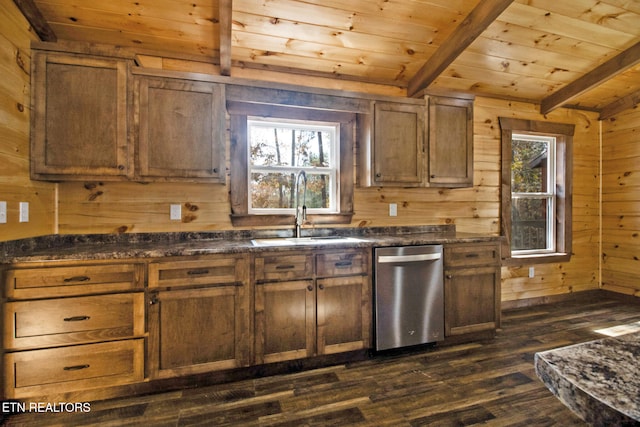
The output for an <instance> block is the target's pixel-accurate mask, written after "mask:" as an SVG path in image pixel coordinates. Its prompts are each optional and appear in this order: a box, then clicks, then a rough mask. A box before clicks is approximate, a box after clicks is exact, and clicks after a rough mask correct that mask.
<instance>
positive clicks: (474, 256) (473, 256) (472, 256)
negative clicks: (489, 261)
mask: <svg viewBox="0 0 640 427" xmlns="http://www.w3.org/2000/svg"><path fill="white" fill-rule="evenodd" d="M465 256H466V257H467V258H478V257H479V256H480V254H466V255H465Z"/></svg>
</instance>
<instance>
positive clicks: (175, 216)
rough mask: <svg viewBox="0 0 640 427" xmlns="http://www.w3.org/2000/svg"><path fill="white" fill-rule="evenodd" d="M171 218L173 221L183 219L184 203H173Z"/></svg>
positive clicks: (170, 211) (170, 212)
mask: <svg viewBox="0 0 640 427" xmlns="http://www.w3.org/2000/svg"><path fill="white" fill-rule="evenodd" d="M169 219H170V220H171V221H180V220H182V205H171V208H170V210H169Z"/></svg>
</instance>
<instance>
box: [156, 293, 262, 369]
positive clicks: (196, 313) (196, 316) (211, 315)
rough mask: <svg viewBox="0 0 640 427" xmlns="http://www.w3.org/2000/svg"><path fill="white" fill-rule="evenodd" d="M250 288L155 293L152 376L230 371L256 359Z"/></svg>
mask: <svg viewBox="0 0 640 427" xmlns="http://www.w3.org/2000/svg"><path fill="white" fill-rule="evenodd" d="M244 288H245V287H244V286H235V285H229V286H216V287H209V288H198V289H187V290H166V291H154V292H151V293H150V296H149V298H150V300H149V311H148V314H149V368H150V375H151V377H152V378H167V377H175V376H179V375H188V374H194V373H201V372H207V371H212V370H218V369H230V368H237V367H241V366H247V365H248V364H249V362H250V339H249V319H248V316H249V312H248V310H247V306H246V304H245V300H246V298H247V296H246V295H244V293H245V292H246V290H245V289H244Z"/></svg>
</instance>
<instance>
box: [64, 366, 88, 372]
mask: <svg viewBox="0 0 640 427" xmlns="http://www.w3.org/2000/svg"><path fill="white" fill-rule="evenodd" d="M89 367H90V365H75V366H65V367H64V368H62V369H64V370H65V371H79V370H81V369H87V368H89Z"/></svg>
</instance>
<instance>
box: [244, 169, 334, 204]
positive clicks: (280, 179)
mask: <svg viewBox="0 0 640 427" xmlns="http://www.w3.org/2000/svg"><path fill="white" fill-rule="evenodd" d="M295 177H296V174H291V173H277V172H274V173H256V172H254V173H252V174H251V192H250V194H251V206H252V207H253V208H254V209H276V208H291V209H292V208H294V207H295V203H296V202H295V194H294V193H295V188H294V186H295ZM300 182H301V185H302V180H300ZM330 184H331V177H330V176H329V175H323V174H307V194H306V198H304V191H303V188H302V187H301V188H300V204H301V205H302V203H303V199H304V203H305V204H306V206H307V208H308V209H318V208H329V207H330V202H331V200H330V199H331V191H330Z"/></svg>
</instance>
